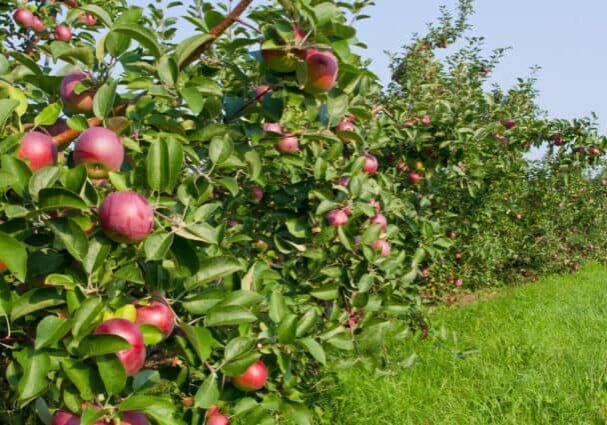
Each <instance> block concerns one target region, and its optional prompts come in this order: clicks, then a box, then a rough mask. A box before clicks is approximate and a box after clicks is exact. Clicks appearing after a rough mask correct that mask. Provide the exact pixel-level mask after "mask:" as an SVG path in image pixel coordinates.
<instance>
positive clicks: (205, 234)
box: [174, 223, 219, 244]
mask: <svg viewBox="0 0 607 425" xmlns="http://www.w3.org/2000/svg"><path fill="white" fill-rule="evenodd" d="M174 233H175V234H176V235H178V236H181V237H182V238H185V239H190V240H193V241H200V242H206V243H208V244H217V243H218V242H219V241H218V234H217V230H216V229H215V228H214V227H213V226H211V225H210V224H207V223H199V224H190V225H188V226H187V227H182V228H176V229H174Z"/></svg>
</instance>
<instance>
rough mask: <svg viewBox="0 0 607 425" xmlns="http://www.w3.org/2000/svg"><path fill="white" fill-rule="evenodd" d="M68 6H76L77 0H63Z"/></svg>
mask: <svg viewBox="0 0 607 425" xmlns="http://www.w3.org/2000/svg"><path fill="white" fill-rule="evenodd" d="M63 3H65V4H66V5H67V6H68V7H76V6H78V0H63Z"/></svg>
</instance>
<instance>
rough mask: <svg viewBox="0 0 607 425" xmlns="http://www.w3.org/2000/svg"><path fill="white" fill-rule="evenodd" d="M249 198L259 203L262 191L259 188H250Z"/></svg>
mask: <svg viewBox="0 0 607 425" xmlns="http://www.w3.org/2000/svg"><path fill="white" fill-rule="evenodd" d="M251 196H252V197H253V198H255V199H257V200H258V201H261V200H262V199H263V189H262V188H261V187H259V186H253V187H251Z"/></svg>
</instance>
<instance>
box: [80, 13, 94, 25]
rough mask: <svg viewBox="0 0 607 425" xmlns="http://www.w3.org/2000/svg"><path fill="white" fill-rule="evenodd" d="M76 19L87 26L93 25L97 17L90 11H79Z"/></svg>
mask: <svg viewBox="0 0 607 425" xmlns="http://www.w3.org/2000/svg"><path fill="white" fill-rule="evenodd" d="M78 20H79V21H80V22H84V24H85V25H88V26H93V25H95V24H96V23H97V18H95V16H93V15H91V14H90V13H81V14H80V15H78Z"/></svg>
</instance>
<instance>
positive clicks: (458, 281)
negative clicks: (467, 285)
mask: <svg viewBox="0 0 607 425" xmlns="http://www.w3.org/2000/svg"><path fill="white" fill-rule="evenodd" d="M455 286H457V287H458V288H461V287H462V286H464V279H462V278H461V277H458V278H457V279H455Z"/></svg>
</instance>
